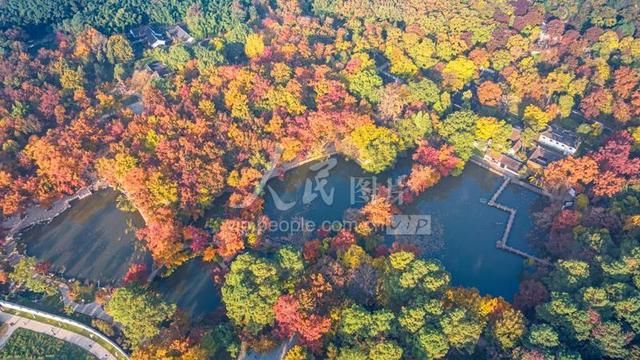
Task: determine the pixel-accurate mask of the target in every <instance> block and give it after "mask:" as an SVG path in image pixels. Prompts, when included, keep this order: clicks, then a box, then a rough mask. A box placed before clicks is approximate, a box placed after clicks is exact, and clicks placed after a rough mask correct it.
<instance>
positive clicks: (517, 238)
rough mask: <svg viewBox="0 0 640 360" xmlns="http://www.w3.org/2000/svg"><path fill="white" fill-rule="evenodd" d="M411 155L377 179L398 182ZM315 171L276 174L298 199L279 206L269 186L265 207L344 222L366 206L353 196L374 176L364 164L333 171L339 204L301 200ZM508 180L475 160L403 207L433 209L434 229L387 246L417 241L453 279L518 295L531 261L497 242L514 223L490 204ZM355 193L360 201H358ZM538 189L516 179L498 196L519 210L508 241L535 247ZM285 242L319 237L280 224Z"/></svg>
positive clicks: (281, 192) (288, 196)
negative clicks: (285, 206)
mask: <svg viewBox="0 0 640 360" xmlns="http://www.w3.org/2000/svg"><path fill="white" fill-rule="evenodd" d="M409 166H410V165H409V162H408V161H406V160H405V161H400V163H399V164H398V166H396V167H395V168H394V169H393V170H392V171H389V172H386V173H383V174H381V175H378V176H377V177H376V182H377V183H378V184H386V183H388V180H389V179H391V180H392V181H394V180H396V179H397V178H398V177H399V176H402V175H406V174H407V173H408V169H409ZM315 174H316V172H314V171H312V170H311V169H310V167H309V166H304V167H301V168H298V169H295V170H292V171H291V172H290V173H288V174H287V176H286V180H285V182H283V181H280V180H273V181H272V182H271V183H270V184H269V185H271V187H272V189H273V190H274V192H275V193H276V194H277V196H278V197H279V198H280V199H281V200H282V201H283V202H289V203H293V202H294V201H295V202H296V204H295V206H293V207H292V208H291V209H287V210H280V209H279V208H278V206H277V202H276V200H275V198H274V197H273V196H272V194H271V192H270V191H269V189H267V190H266V191H265V196H266V204H265V213H266V214H267V215H268V216H269V217H270V218H271V219H272V220H276V221H279V220H287V219H292V218H296V217H304V219H305V221H306V220H308V221H311V222H314V224H315V225H316V226H319V225H321V223H322V221H324V220H341V219H343V216H344V214H345V210H346V209H348V208H359V207H362V206H363V203H362V202H359V201H358V198H357V196H355V197H354V196H352V195H351V193H352V188H355V189H357V188H356V187H354V186H353V184H356V183H358V181H359V179H358V178H360V177H371V175H370V174H366V173H365V172H363V171H362V170H361V169H360V168H359V166H358V165H356V164H354V163H352V162H347V161H345V160H342V159H340V160H339V164H338V165H337V167H336V168H334V169H333V170H331V171H330V176H329V177H328V178H327V181H328V182H327V183H326V185H325V188H326V189H328V190H330V189H334V191H335V192H334V198H333V202H332V203H327V202H325V201H324V200H323V199H322V197H320V196H318V197H316V198H315V199H314V200H313V201H310V202H308V203H307V204H304V202H303V201H302V200H301V199H302V197H303V195H304V188H305V185H306V182H307V179H311V182H312V184H313V183H314V176H315ZM502 180H503V179H502V178H500V177H498V176H496V175H494V174H493V173H491V172H489V171H487V170H485V169H483V168H481V167H479V166H476V165H474V164H469V165H467V167H466V169H465V170H464V172H463V173H462V174H461V175H460V176H456V177H448V178H445V179H442V180H441V181H440V182H439V183H438V184H437V185H436V186H434V187H433V188H431V189H428V190H427V191H425V192H424V193H423V194H421V195H420V196H419V197H418V198H417V199H415V201H414V202H413V203H411V204H404V205H401V206H400V209H401V211H402V214H407V215H428V216H430V218H431V230H432V232H431V235H421V236H408V235H386V237H385V240H386V242H387V243H388V244H390V243H392V242H393V241H398V242H411V243H414V244H418V245H419V247H420V248H421V249H422V250H423V251H424V256H426V257H435V258H438V259H440V260H441V261H442V263H443V264H444V265H445V267H446V268H447V270H448V271H449V272H451V274H452V278H453V284H454V285H462V286H468V287H476V288H478V289H479V290H480V292H482V293H483V294H491V295H496V296H503V297H505V298H506V299H511V298H512V297H513V294H514V293H515V292H516V291H517V289H518V283H519V275H520V274H521V272H522V270H523V267H524V260H523V259H522V258H521V257H518V256H516V255H513V254H510V253H507V252H505V251H503V250H499V249H497V248H496V241H497V240H498V239H500V238H501V236H502V233H503V231H504V228H505V226H506V223H507V219H508V214H507V213H506V212H503V211H501V210H498V209H496V208H493V207H489V206H488V205H486V203H487V201H488V200H489V199H490V198H491V196H492V195H493V193H494V192H495V191H496V190H497V189H498V187H499V186H500V184H501V183H502ZM354 198H355V200H356V201H355V202H353V200H354ZM539 200H540V199H539V195H538V194H535V193H533V192H531V191H528V190H526V189H523V188H521V187H519V186H516V185H509V186H508V187H507V188H506V189H505V191H504V192H503V193H502V195H501V196H500V198H499V199H498V201H499V202H501V203H503V204H505V205H507V206H509V207H513V208H515V209H516V210H517V215H516V218H515V220H514V224H513V227H512V231H511V234H510V236H509V240H508V242H509V245H511V246H513V247H516V248H519V249H522V250H528V251H530V250H531V249H530V247H529V245H528V242H527V234H528V233H529V231H530V230H531V228H532V223H531V217H530V210H531V208H532V207H533V206H534V204H536V202H538V201H539ZM271 235H272V236H274V237H279V238H283V239H284V240H283V241H284V242H292V243H301V242H302V241H303V240H304V239H310V238H313V237H314V234H313V233H304V232H298V231H291V230H290V229H282V228H280V229H278V230H277V231H274V232H272V233H271Z"/></svg>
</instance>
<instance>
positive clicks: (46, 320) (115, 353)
mask: <svg viewBox="0 0 640 360" xmlns="http://www.w3.org/2000/svg"><path fill="white" fill-rule="evenodd" d="M3 312H5V313H8V314H13V315H18V316H21V317H23V318H26V319H33V320H35V321H38V322H41V323H44V324H49V325H53V326H56V327H59V328H61V329H65V330H68V331H71V332H74V333H76V334H79V335H82V336H84V337H87V338H89V339H92V340H93V341H95V342H96V343H98V344H100V345H101V346H102V347H103V348H105V349H106V350H107V351H109V352H110V353H111V354H112V355H113V356H115V357H116V358H118V359H122V358H124V357H123V356H122V353H121V352H120V351H118V349H117V348H115V347H114V346H113V345H111V343H109V342H107V341H105V340H103V339H102V338H100V337H98V336H95V335H94V334H93V333H91V332H89V331H87V330H85V329H83V328H81V327H78V326H74V325H71V324H67V323H64V322H58V321H55V320H53V319H49V318H47V317H44V316H39V315H35V314H32V313H28V312H23V311H19V310H14V309H9V308H5V309H4V310H3Z"/></svg>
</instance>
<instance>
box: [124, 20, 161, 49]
mask: <svg viewBox="0 0 640 360" xmlns="http://www.w3.org/2000/svg"><path fill="white" fill-rule="evenodd" d="M129 36H130V37H131V40H132V42H133V43H134V44H135V43H143V44H144V45H145V46H146V47H149V48H151V49H155V48H157V47H159V46H165V45H167V40H166V38H165V36H164V35H163V34H162V32H160V31H157V30H154V29H153V28H152V27H151V26H149V25H144V26H140V27H137V28H134V29H131V30H129Z"/></svg>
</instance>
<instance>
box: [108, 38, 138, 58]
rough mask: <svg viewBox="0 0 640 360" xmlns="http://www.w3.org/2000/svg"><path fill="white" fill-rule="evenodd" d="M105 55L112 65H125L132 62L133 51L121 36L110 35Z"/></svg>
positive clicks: (127, 41)
mask: <svg viewBox="0 0 640 360" xmlns="http://www.w3.org/2000/svg"><path fill="white" fill-rule="evenodd" d="M106 55H107V60H109V62H110V63H112V64H120V63H127V62H129V61H131V60H133V49H132V48H131V44H129V40H127V38H125V37H124V36H123V35H120V34H117V35H111V36H110V37H109V39H108V40H107V50H106Z"/></svg>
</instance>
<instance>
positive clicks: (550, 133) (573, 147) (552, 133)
mask: <svg viewBox="0 0 640 360" xmlns="http://www.w3.org/2000/svg"><path fill="white" fill-rule="evenodd" d="M538 142H539V143H540V144H542V145H544V146H547V147H549V148H552V149H554V150H557V151H559V152H561V153H563V154H565V155H573V154H575V153H576V151H578V146H580V141H579V140H578V137H577V136H576V134H575V133H574V132H572V131H569V130H564V129H560V128H557V127H553V126H550V127H548V128H547V130H545V131H544V132H543V133H541V134H540V136H539V137H538Z"/></svg>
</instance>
